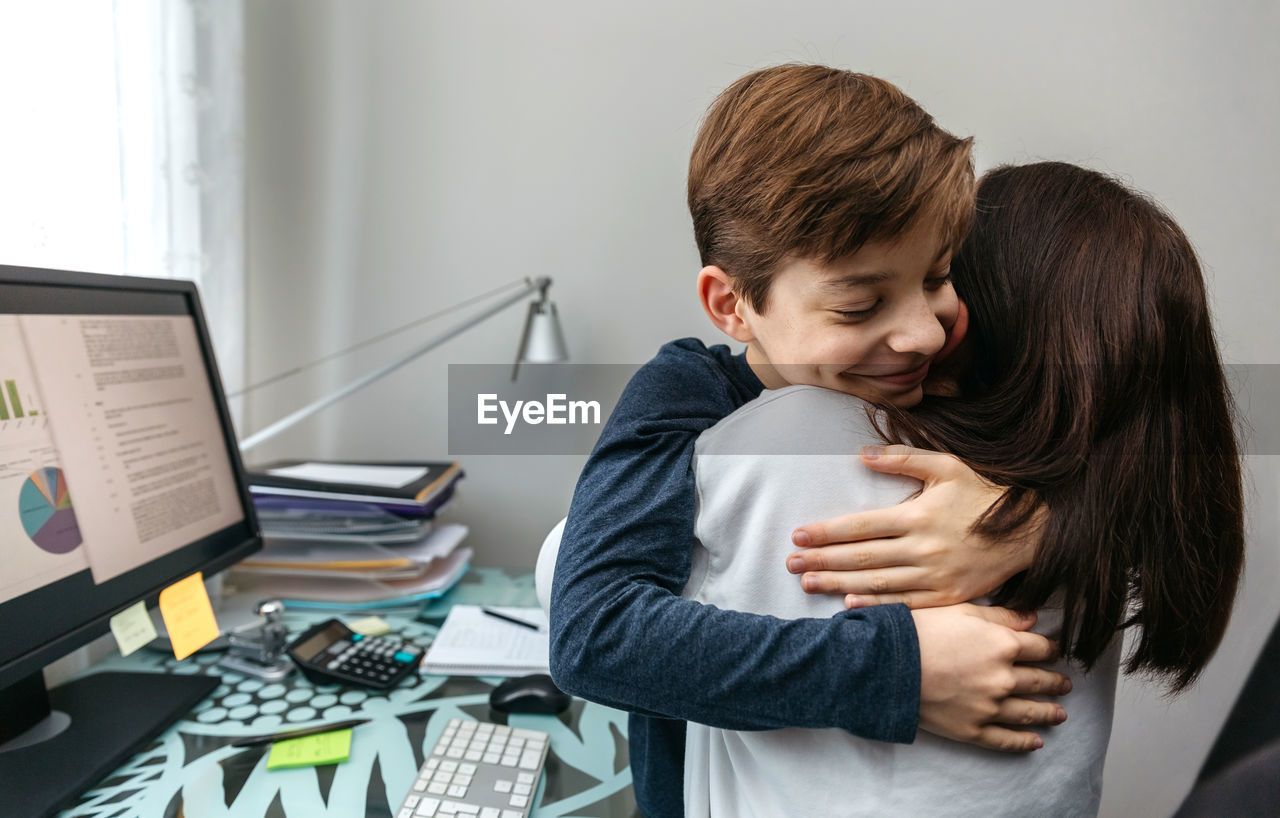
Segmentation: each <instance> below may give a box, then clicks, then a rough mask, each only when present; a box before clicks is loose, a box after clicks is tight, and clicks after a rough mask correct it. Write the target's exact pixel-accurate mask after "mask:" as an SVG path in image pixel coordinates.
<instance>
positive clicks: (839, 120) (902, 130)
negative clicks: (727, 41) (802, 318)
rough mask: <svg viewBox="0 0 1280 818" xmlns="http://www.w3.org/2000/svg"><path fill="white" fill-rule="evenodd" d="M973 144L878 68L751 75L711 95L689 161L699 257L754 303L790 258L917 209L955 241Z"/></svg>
mask: <svg viewBox="0 0 1280 818" xmlns="http://www.w3.org/2000/svg"><path fill="white" fill-rule="evenodd" d="M971 145H972V139H959V138H957V137H955V136H952V135H951V134H949V133H947V132H946V131H944V130H942V129H941V128H939V127H938V126H937V125H936V124H935V123H934V121H933V117H931V116H930V115H929V114H928V113H926V112H925V111H924V109H923V108H921V107H920V106H919V105H917V104H916V103H915V102H914V101H913V100H912V99H911V98H910V97H908V96H907V95H906V94H904V93H902V91H900V90H899V89H898V88H896V87H895V86H894V85H892V84H891V83H888V82H885V81H884V80H882V79H878V78H876V77H871V76H867V75H866V74H855V73H852V72H850V71H844V70H840V69H836V68H828V67H826V66H821V65H779V66H775V67H773V68H766V69H763V70H761V71H755V72H753V73H751V74H748V75H746V76H745V77H742V78H741V79H739V80H738V81H737V82H735V83H733V85H731V86H729V87H728V88H726V89H725V90H724V92H722V93H721V94H720V96H719V97H717V98H716V100H715V101H714V102H713V103H712V104H711V107H710V109H709V110H708V111H707V115H706V118H705V119H704V120H703V123H702V127H701V129H700V130H699V132H698V138H697V140H696V141H695V143H694V146H693V155H692V157H691V158H690V161H689V211H690V213H691V214H692V216H693V232H694V238H695V239H696V240H697V243H698V252H699V253H700V255H701V257H702V264H703V266H711V265H714V266H716V267H719V268H721V269H722V270H724V271H725V272H726V273H728V274H729V275H730V276H731V277H732V278H733V281H734V288H735V290H736V291H737V293H738V294H739V295H740V296H741V297H743V298H744V299H745V300H746V302H747V303H748V304H749V305H751V307H752V309H754V310H756V311H757V312H759V313H762V314H763V313H764V311H765V309H766V306H767V302H768V293H769V284H770V281H771V277H772V275H773V274H774V273H775V272H776V271H777V268H778V267H779V265H781V264H783V263H785V262H787V261H789V260H794V259H806V260H813V261H817V262H819V263H822V264H830V263H832V262H835V261H837V260H839V259H841V258H844V257H846V256H849V255H851V254H853V253H854V252H856V251H857V250H858V248H860V247H861V246H862V245H864V244H866V243H867V242H869V241H877V240H892V239H893V238H894V237H895V236H897V235H899V234H901V233H903V232H905V231H906V229H907V228H908V226H909V225H910V224H911V223H912V222H913V220H914V219H915V218H916V217H917V216H924V217H927V218H933V219H936V221H937V224H938V228H939V235H940V238H941V239H942V240H943V241H945V242H948V243H949V245H950V246H952V247H954V246H958V245H959V243H960V241H961V240H963V238H964V235H965V233H966V232H967V230H968V227H969V221H970V219H971V217H972V210H973V164H972V160H971V158H970V148H971Z"/></svg>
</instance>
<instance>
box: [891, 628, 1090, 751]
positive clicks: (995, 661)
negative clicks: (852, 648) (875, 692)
mask: <svg viewBox="0 0 1280 818" xmlns="http://www.w3.org/2000/svg"><path fill="white" fill-rule="evenodd" d="M912 617H913V618H914V619H915V624H916V633H917V634H918V636H919V639H920V729H921V730H927V731H928V732H930V733H934V734H935V735H938V736H942V737H943V738H949V739H955V740H956V741H963V742H968V743H970V744H976V745H978V746H980V747H986V748H988V749H991V750H1001V751H1004V752H1010V753H1018V752H1030V751H1032V750H1037V749H1039V748H1040V747H1042V746H1043V741H1042V740H1041V738H1040V736H1038V735H1037V734H1036V733H1034V732H1032V731H1030V730H1027V729H1025V728H1027V727H1034V726H1036V725H1046V724H1047V725H1053V724H1061V723H1062V722H1063V721H1065V720H1066V718H1067V714H1066V711H1065V710H1063V709H1062V706H1061V705H1059V704H1058V703H1057V702H1043V701H1035V700H1032V699H1029V698H1024V697H1026V696H1032V695H1037V696H1061V695H1063V694H1065V693H1067V692H1069V691H1070V690H1071V680H1070V679H1068V678H1067V677H1066V676H1063V675H1062V674H1061V673H1056V672H1054V671H1052V670H1046V669H1044V668H1040V667H1033V666H1030V665H1027V664H1022V663H1025V662H1052V661H1054V660H1055V659H1056V658H1057V656H1058V649H1057V645H1056V644H1055V643H1054V642H1052V641H1051V640H1049V639H1047V638H1045V637H1044V636H1041V635H1040V634H1036V633H1028V632H1027V630H1028V629H1029V628H1030V627H1031V626H1032V625H1034V624H1035V621H1036V618H1035V614H1020V613H1017V612H1015V611H1010V610H1008V609H1006V608H988V607H983V606H980V605H970V604H962V605H952V606H950V607H945V608H928V609H924V610H918V611H912Z"/></svg>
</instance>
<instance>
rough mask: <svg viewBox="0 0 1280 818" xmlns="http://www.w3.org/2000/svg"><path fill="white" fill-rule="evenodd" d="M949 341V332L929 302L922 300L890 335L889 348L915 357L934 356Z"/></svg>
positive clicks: (903, 317)
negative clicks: (943, 326)
mask: <svg viewBox="0 0 1280 818" xmlns="http://www.w3.org/2000/svg"><path fill="white" fill-rule="evenodd" d="M946 341H947V332H946V330H944V329H943V328H942V323H941V322H940V321H939V320H938V316H937V315H936V314H935V313H934V311H933V307H932V305H931V304H929V302H928V301H927V300H926V299H924V298H920V299H918V300H915V301H914V302H913V303H912V304H911V306H910V308H909V309H908V310H906V312H905V313H904V315H903V316H902V320H900V321H898V322H897V324H896V328H895V330H894V331H893V332H891V333H890V334H889V347H890V349H892V350H893V351H894V352H900V353H904V354H906V353H910V354H914V355H933V354H935V353H936V352H937V351H938V350H940V349H942V345H943V344H945V343H946Z"/></svg>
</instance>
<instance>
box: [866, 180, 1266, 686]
mask: <svg viewBox="0 0 1280 818" xmlns="http://www.w3.org/2000/svg"><path fill="white" fill-rule="evenodd" d="M952 271H953V274H954V280H955V286H956V289H957V291H958V292H959V294H960V296H961V297H962V298H963V299H964V300H965V302H966V303H967V305H968V307H969V311H970V316H971V319H972V323H971V327H970V331H969V343H970V344H971V345H972V346H971V348H972V353H973V362H974V365H973V368H972V370H971V372H970V374H969V375H967V376H966V379H965V380H963V381H962V383H961V394H962V395H963V397H960V398H929V399H927V400H926V402H925V403H924V404H922V405H921V407H920V408H919V409H918V410H917V411H914V412H911V413H910V414H909V415H908V414H906V413H903V412H895V411H892V410H889V411H888V414H887V424H888V425H887V431H888V433H889V435H888V436H889V437H890V438H892V439H899V440H906V441H908V442H910V443H912V444H913V445H916V446H920V447H923V448H928V449H934V450H939V451H944V452H950V453H952V454H955V455H956V456H958V457H959V458H961V459H962V460H964V461H965V462H966V463H968V464H969V465H970V466H971V467H973V468H974V469H975V470H976V471H977V472H978V473H980V474H982V475H984V476H985V477H987V478H988V479H990V480H992V481H993V482H995V483H998V484H1001V485H1005V486H1009V487H1011V489H1010V491H1008V492H1007V493H1006V495H1005V497H1004V498H1003V499H1002V500H1001V501H1000V502H998V503H996V504H995V505H994V506H993V507H992V508H991V509H990V510H989V511H988V512H987V514H986V515H985V517H984V518H983V519H981V520H980V521H979V522H978V524H977V525H976V526H975V530H977V531H979V532H981V533H983V534H985V535H987V536H989V537H996V538H999V537H1008V536H1011V535H1012V534H1013V533H1014V532H1015V531H1016V530H1017V529H1018V528H1019V527H1020V526H1021V525H1022V524H1023V523H1025V522H1027V521H1028V520H1029V519H1030V518H1031V517H1032V515H1033V514H1035V513H1036V508H1037V504H1038V503H1042V504H1043V511H1042V514H1043V527H1042V529H1041V540H1040V545H1039V547H1038V550H1037V552H1036V557H1035V560H1034V562H1033V565H1032V567H1031V568H1030V569H1029V570H1028V571H1026V572H1025V574H1023V575H1021V576H1019V577H1016V578H1015V579H1014V580H1012V581H1011V582H1010V583H1008V584H1007V585H1006V586H1005V587H1004V588H1003V589H1001V590H1000V591H999V592H998V593H997V594H996V595H995V601H996V602H997V603H998V604H1004V605H1008V606H1010V607H1014V608H1018V609H1024V610H1028V609H1035V608H1038V607H1041V606H1043V605H1044V604H1045V603H1046V602H1047V601H1049V600H1050V598H1051V597H1052V596H1053V595H1054V593H1055V592H1057V591H1059V590H1061V591H1062V593H1063V597H1062V599H1063V622H1062V630H1061V633H1060V634H1059V639H1060V642H1061V644H1062V648H1063V653H1064V654H1065V655H1067V656H1071V657H1073V658H1075V659H1077V660H1078V661H1081V662H1083V663H1084V664H1085V666H1086V667H1088V666H1091V665H1092V664H1093V662H1094V661H1096V660H1097V658H1098V657H1099V656H1100V655H1101V653H1102V652H1103V651H1104V650H1105V649H1106V647H1107V644H1108V643H1109V642H1110V640H1111V639H1112V638H1114V637H1116V635H1117V633H1118V631H1120V630H1121V629H1123V628H1125V627H1127V626H1130V625H1136V626H1138V627H1139V629H1140V631H1139V635H1138V638H1137V641H1136V643H1135V644H1134V646H1133V650H1132V652H1131V653H1130V654H1129V655H1128V657H1127V659H1126V665H1125V669H1126V671H1128V672H1130V673H1133V672H1144V673H1148V674H1152V675H1155V676H1158V677H1161V678H1162V679H1164V680H1165V681H1166V682H1167V683H1168V685H1169V686H1170V688H1171V689H1172V690H1173V691H1174V692H1177V691H1180V690H1182V689H1183V688H1185V687H1186V686H1187V685H1188V684H1190V683H1191V682H1192V681H1194V680H1195V678H1196V677H1197V675H1198V674H1199V673H1200V671H1201V670H1202V669H1203V668H1204V666H1205V664H1206V663H1207V662H1208V660H1209V658H1210V657H1211V656H1212V655H1213V652H1214V650H1215V649H1216V648H1217V646H1218V643H1219V641H1220V640H1221V638H1222V633H1223V631H1224V630H1225V628H1226V624H1227V619H1228V616H1229V615H1230V612H1231V608H1232V603H1233V601H1234V598H1235V591H1236V584H1237V580H1238V578H1239V575H1240V569H1241V563H1242V561H1243V557H1244V524H1243V501H1242V492H1241V476H1240V458H1239V455H1238V453H1237V448H1236V439H1235V434H1234V431H1233V427H1232V405H1231V398H1230V393H1229V392H1228V389H1227V385H1226V381H1225V378H1224V375H1223V371H1222V364H1221V361H1220V359H1219V355H1218V349H1217V345H1216V343H1215V339H1214V334H1213V328H1212V326H1211V325H1210V320H1209V310H1208V304H1207V298H1206V295H1205V287H1204V281H1203V278H1202V276H1201V272H1200V266H1199V263H1198V261H1197V260H1196V255H1195V251H1194V250H1193V249H1192V247H1191V244H1190V242H1189V241H1188V240H1187V238H1186V236H1185V235H1184V234H1183V232H1182V231H1181V230H1180V229H1179V228H1178V226H1177V225H1176V224H1175V223H1174V222H1173V220H1172V219H1171V218H1170V217H1169V216H1168V215H1167V214H1166V213H1164V212H1163V211H1162V210H1161V209H1160V208H1159V207H1158V206H1157V205H1156V204H1154V203H1153V202H1152V201H1150V200H1149V199H1147V198H1145V197H1143V196H1141V195H1139V194H1136V193H1134V192H1132V191H1130V190H1128V189H1127V188H1126V187H1125V186H1123V185H1121V184H1119V183H1117V182H1116V181H1114V180H1112V179H1110V178H1108V177H1106V176H1103V175H1102V174H1099V173H1095V172H1093V171H1090V170H1085V169H1083V168H1079V167H1075V166H1073V165H1067V164H1062V163H1054V162H1049V163H1039V164H1033V165H1024V166H1020V167H1002V168H999V169H997V170H994V171H992V172H990V173H988V174H987V175H986V176H985V177H984V178H983V180H982V182H981V184H980V186H979V189H978V195H977V212H976V217H975V221H974V225H973V230H972V232H971V233H970V235H969V237H968V238H967V240H966V241H965V243H964V246H963V248H962V249H961V251H960V253H959V254H958V256H957V257H956V258H955V260H954V261H953V264H952Z"/></svg>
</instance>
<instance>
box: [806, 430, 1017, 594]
mask: <svg viewBox="0 0 1280 818" xmlns="http://www.w3.org/2000/svg"><path fill="white" fill-rule="evenodd" d="M861 454H862V461H863V463H865V464H866V465H867V467H868V468H870V469H873V470H875V471H878V472H883V473H886V474H901V475H907V476H910V477H915V478H917V479H919V480H922V481H923V482H924V488H923V489H922V490H921V492H920V493H919V494H917V495H916V496H915V497H913V498H911V499H910V500H906V501H904V502H902V503H900V504H898V505H896V506H892V507H890V508H884V509H876V510H873V511H863V512H859V513H857V514H848V515H845V516H843V517H836V518H834V519H831V520H825V521H822V522H816V523H810V524H809V525H804V526H801V527H800V528H798V529H796V530H795V532H794V533H793V534H792V537H791V539H792V542H794V543H795V544H796V545H797V546H800V547H801V548H802V550H800V551H798V552H796V553H794V554H791V555H790V556H788V558H787V569H788V570H789V571H791V572H792V573H794V574H802V575H803V576H802V577H801V584H802V587H803V588H804V589H805V591H808V592H809V593H814V594H846V597H845V605H846V607H849V608H858V607H865V606H867V605H884V604H887V603H892V602H902V603H905V604H907V605H908V606H910V607H912V608H928V607H934V606H939V605H954V604H956V603H958V602H964V601H966V600H969V599H977V598H978V597H981V596H983V595H985V594H988V593H990V592H991V591H993V590H995V589H996V588H998V587H1000V585H1002V584H1003V583H1004V582H1005V581H1006V580H1008V579H1009V578H1010V577H1012V576H1013V575H1014V574H1016V573H1018V572H1019V571H1022V570H1024V569H1026V568H1027V567H1028V566H1029V565H1030V564H1031V558H1032V556H1033V555H1034V554H1035V547H1036V544H1037V542H1038V539H1039V538H1038V531H1037V530H1028V531H1027V532H1026V533H1025V535H1024V536H1022V537H1020V538H1018V539H1016V540H1014V541H1010V542H993V541H990V540H988V539H986V538H985V537H982V536H980V535H978V534H976V533H974V532H973V531H972V530H971V529H972V527H973V524H974V522H975V521H977V520H978V518H979V517H981V516H982V514H984V513H985V512H986V511H987V509H988V508H990V507H991V504H992V503H993V502H995V501H996V500H997V499H998V498H999V497H1000V496H1001V495H1002V494H1003V492H1004V489H1002V488H1001V487H1000V486H996V485H994V484H992V483H990V482H988V481H987V480H984V479H983V478H982V477H981V476H979V475H978V474H976V473H975V472H974V471H973V470H972V469H970V468H969V467H968V466H966V465H965V464H964V463H962V462H960V461H959V460H958V459H956V458H955V457H952V456H951V455H945V454H938V453H937V452H929V451H925V450H923V449H913V448H911V447H909V446H887V447H883V448H881V447H871V446H869V447H866V448H864V449H863V450H862V453H861Z"/></svg>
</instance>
